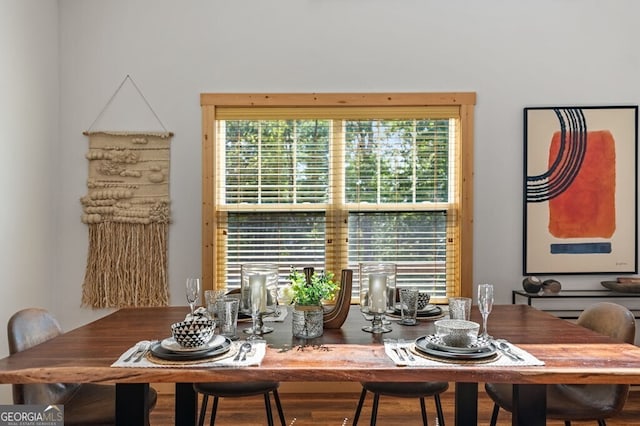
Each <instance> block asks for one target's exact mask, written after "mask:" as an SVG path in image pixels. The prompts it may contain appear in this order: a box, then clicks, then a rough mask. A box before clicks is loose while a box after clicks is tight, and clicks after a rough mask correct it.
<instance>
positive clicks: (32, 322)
mask: <svg viewBox="0 0 640 426" xmlns="http://www.w3.org/2000/svg"><path fill="white" fill-rule="evenodd" d="M60 334H62V328H61V327H60V324H59V323H58V321H57V320H56V319H55V318H54V317H53V316H52V315H51V314H50V313H49V312H48V311H46V310H44V309H40V308H27V309H23V310H21V311H18V312H16V313H15V314H13V316H12V317H11V318H10V319H9V322H8V325H7V335H8V340H9V353H10V354H14V353H17V352H21V351H24V350H26V349H29V348H31V347H32V346H36V345H38V344H40V343H44V342H46V341H47V340H50V339H53V338H54V337H56V336H58V335H60ZM12 390H13V402H14V403H15V404H38V405H39V404H63V405H64V424H65V425H84V426H88V425H113V424H115V421H116V419H115V417H116V388H115V386H113V385H101V384H94V383H82V384H80V383H46V384H45V383H42V384H17V385H12ZM157 397H158V395H157V393H156V391H155V390H154V389H153V388H150V389H149V403H148V404H149V405H148V409H149V410H151V409H152V408H153V407H154V406H155V405H156V401H157Z"/></svg>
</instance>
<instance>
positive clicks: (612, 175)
mask: <svg viewBox="0 0 640 426" xmlns="http://www.w3.org/2000/svg"><path fill="white" fill-rule="evenodd" d="M560 137H561V136H560V132H556V133H554V135H553V138H552V140H551V146H550V148H549V165H551V163H553V161H554V160H555V159H556V157H557V156H558V151H559V148H560ZM566 137H567V138H570V137H571V135H570V134H567V136H566ZM563 160H565V159H563ZM556 174H557V173H556ZM554 177H555V176H553V175H552V176H551V179H553V178H554ZM615 190H616V152H615V141H614V139H613V135H612V134H611V132H609V131H608V130H599V131H593V132H591V131H590V132H587V145H586V152H585V157H584V160H583V163H582V165H581V167H580V169H579V171H578V173H577V175H576V177H575V179H574V181H573V182H572V183H571V184H570V185H569V186H568V187H567V189H566V190H565V191H564V192H562V193H561V194H559V195H558V196H556V197H554V198H552V199H551V200H549V232H550V233H551V234H552V235H553V236H555V237H557V238H610V237H611V236H612V235H613V233H614V231H615V228H616V217H615V213H616V211H615Z"/></svg>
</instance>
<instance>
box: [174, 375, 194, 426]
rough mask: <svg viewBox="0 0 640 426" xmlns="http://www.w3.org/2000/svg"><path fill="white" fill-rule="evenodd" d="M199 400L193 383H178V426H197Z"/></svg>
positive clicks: (176, 402) (176, 409)
mask: <svg viewBox="0 0 640 426" xmlns="http://www.w3.org/2000/svg"><path fill="white" fill-rule="evenodd" d="M197 411H198V398H197V396H196V391H194V390H193V384H191V383H176V401H175V416H176V421H175V424H176V425H194V424H196V415H197Z"/></svg>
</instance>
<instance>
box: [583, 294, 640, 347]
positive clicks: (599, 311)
mask: <svg viewBox="0 0 640 426" xmlns="http://www.w3.org/2000/svg"><path fill="white" fill-rule="evenodd" d="M576 323H577V324H579V325H581V326H582V327H585V328H588V329H590V330H593V331H595V332H597V333H600V334H604V335H606V336H609V337H611V338H612V339H613V340H616V341H619V342H626V343H631V344H633V343H634V341H635V336H636V320H635V318H634V316H633V314H632V313H631V312H630V311H629V309H627V308H625V307H624V306H622V305H618V304H616V303H611V302H600V303H595V304H593V305H591V306H589V307H588V308H587V309H585V310H584V311H583V312H582V314H580V316H579V317H578V320H577V322H576Z"/></svg>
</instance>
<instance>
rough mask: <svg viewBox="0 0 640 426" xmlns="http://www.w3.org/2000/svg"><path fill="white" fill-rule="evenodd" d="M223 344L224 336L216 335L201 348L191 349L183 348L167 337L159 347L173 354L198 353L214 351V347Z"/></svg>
mask: <svg viewBox="0 0 640 426" xmlns="http://www.w3.org/2000/svg"><path fill="white" fill-rule="evenodd" d="M223 343H224V336H221V335H219V334H218V335H215V336H213V338H212V339H211V340H209V342H208V343H207V344H205V345H202V346H196V347H193V348H185V347H184V346H181V345H180V343H178V342H176V339H174V338H173V337H167V338H166V339H164V340H163V341H162V342H160V345H161V346H162V347H163V348H164V349H167V350H170V351H173V352H199V351H204V350H209V349H214V348H215V347H217V346H220V345H222V344H223Z"/></svg>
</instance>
